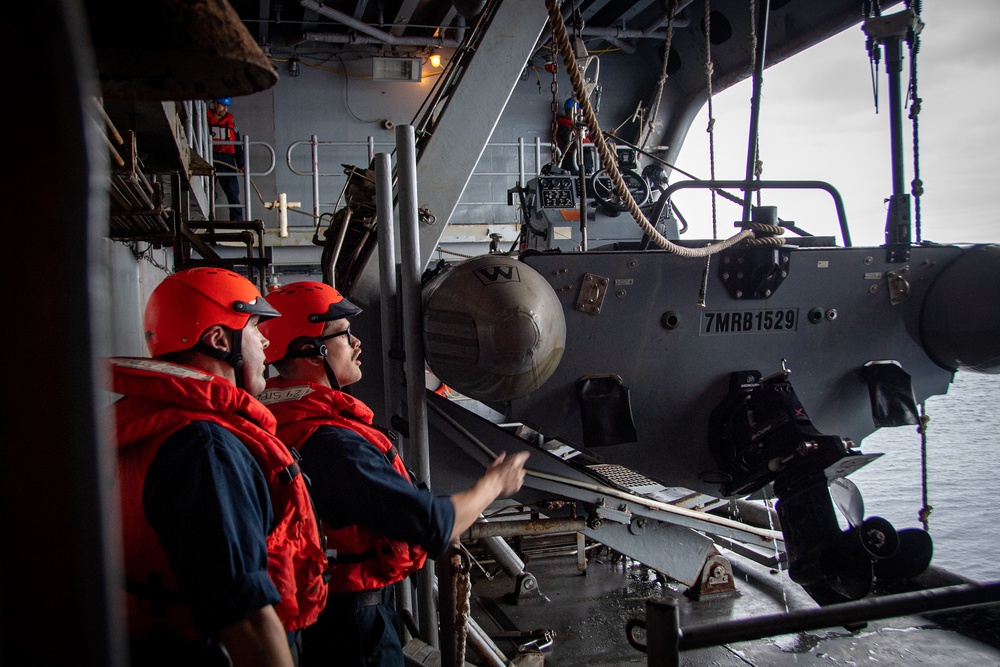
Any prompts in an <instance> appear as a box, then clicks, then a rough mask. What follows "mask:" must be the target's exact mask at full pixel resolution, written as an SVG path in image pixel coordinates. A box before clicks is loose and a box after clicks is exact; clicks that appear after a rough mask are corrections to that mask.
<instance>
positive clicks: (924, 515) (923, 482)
mask: <svg viewBox="0 0 1000 667" xmlns="http://www.w3.org/2000/svg"><path fill="white" fill-rule="evenodd" d="M930 421H931V418H930V417H928V416H927V413H926V412H924V404H923V403H921V404H920V426H918V427H917V432H918V433H920V489H921V497H920V499H921V502H922V503H923V505H922V507H921V508H920V511H919V512H917V518H918V519H920V523H922V524H923V525H924V530H925V531H929V530H930V518H931V512H933V511H934V508H933V507H931V506H930V504H929V503H928V502H927V495H928V494H927V424H929V423H930Z"/></svg>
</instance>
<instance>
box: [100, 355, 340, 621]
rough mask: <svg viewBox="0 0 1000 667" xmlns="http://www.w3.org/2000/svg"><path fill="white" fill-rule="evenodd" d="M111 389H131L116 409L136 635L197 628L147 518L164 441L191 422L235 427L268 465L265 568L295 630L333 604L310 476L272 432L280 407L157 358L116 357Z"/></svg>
mask: <svg viewBox="0 0 1000 667" xmlns="http://www.w3.org/2000/svg"><path fill="white" fill-rule="evenodd" d="M112 389H113V391H115V392H117V393H119V394H123V395H124V396H125V398H123V399H122V400H120V401H118V402H117V403H116V404H115V412H116V419H117V424H118V481H119V484H120V495H121V506H122V514H123V516H122V525H123V533H124V537H123V543H124V547H125V575H126V579H127V581H128V589H129V591H128V593H127V598H128V610H129V627H130V634H131V636H132V637H133V638H142V637H143V636H145V635H146V633H148V632H149V631H150V630H152V629H153V628H154V627H162V626H166V627H169V628H172V629H173V630H174V631H175V632H178V633H180V634H182V635H187V636H192V635H193V626H192V624H191V616H190V609H188V608H187V605H185V604H183V601H182V600H181V599H180V597H179V594H178V592H177V591H178V587H177V580H176V576H175V574H174V572H173V570H172V569H171V568H170V566H169V564H168V563H167V559H166V555H165V553H164V551H163V548H162V547H161V546H160V543H159V540H158V539H157V538H156V534H155V532H154V531H153V529H152V527H151V526H150V525H149V523H148V521H146V517H145V513H144V511H143V507H142V489H143V485H144V484H145V480H146V473H147V471H148V470H149V466H150V464H151V463H152V461H153V459H154V458H155V456H156V453H157V452H158V451H159V448H160V446H161V445H162V444H163V442H164V441H165V440H166V439H167V438H168V437H170V436H171V435H173V434H174V433H176V432H177V431H179V430H180V429H182V428H184V427H185V426H187V425H188V424H190V423H191V422H194V421H208V422H212V423H215V424H218V425H220V426H222V427H223V428H225V429H226V430H228V431H229V432H230V433H232V434H233V435H234V436H235V437H236V438H238V439H239V440H240V442H241V443H243V445H244V446H245V447H246V448H247V451H249V452H250V454H251V455H252V456H253V458H254V460H255V461H256V462H257V464H258V466H259V467H260V469H261V471H262V472H263V474H264V477H265V480H266V482H267V487H268V491H269V495H270V499H271V505H272V508H273V512H274V516H275V519H276V525H275V526H274V528H273V529H272V530H271V532H270V533H269V534H268V535H267V539H266V546H267V553H268V567H267V571H268V575H270V577H271V581H272V582H274V585H275V587H276V588H277V589H278V592H279V594H280V595H281V602H279V603H278V604H277V605H276V606H275V611H276V612H277V614H278V617H279V618H280V619H281V621H282V624H283V625H284V627H285V629H286V630H288V631H292V630H298V629H301V628H304V627H306V626H307V625H310V624H311V623H313V622H314V621H315V620H316V619H317V618H318V617H319V613H320V611H322V609H323V606H324V605H325V603H326V596H327V587H326V585H325V583H324V577H325V573H326V570H327V567H328V566H327V563H326V556H325V553H324V550H323V546H322V542H321V536H320V533H319V526H318V524H317V519H316V516H315V513H314V512H313V509H312V504H311V501H310V499H309V495H308V490H307V487H306V480H305V478H304V476H303V475H301V474H299V471H298V465H297V462H296V458H295V457H293V455H292V454H291V452H289V450H288V448H287V447H285V446H284V445H283V444H282V443H281V441H280V440H278V438H277V437H276V436H275V435H274V428H275V421H274V416H273V415H272V414H271V413H270V412H269V411H268V410H267V409H266V408H265V407H264V406H263V405H261V404H260V403H259V402H258V401H257V400H256V399H254V398H253V397H252V396H250V395H249V394H248V393H246V392H245V391H243V390H242V389H237V388H236V387H235V386H233V385H232V384H231V383H229V382H228V381H226V380H224V379H222V378H219V377H216V376H214V375H210V374H207V373H203V372H201V371H198V370H195V369H191V368H187V367H185V366H179V365H176V364H169V363H166V362H161V361H156V360H151V359H114V360H112ZM177 603H181V604H177Z"/></svg>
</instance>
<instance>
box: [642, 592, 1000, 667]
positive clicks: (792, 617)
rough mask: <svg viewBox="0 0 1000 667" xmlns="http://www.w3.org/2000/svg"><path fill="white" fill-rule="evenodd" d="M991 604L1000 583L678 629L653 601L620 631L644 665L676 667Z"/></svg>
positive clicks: (670, 604) (665, 608) (672, 614)
mask: <svg viewBox="0 0 1000 667" xmlns="http://www.w3.org/2000/svg"><path fill="white" fill-rule="evenodd" d="M995 602H1000V581H994V582H988V583H983V584H961V585H958V586H946V587H943V588H934V589H929V590H923V591H915V592H911V593H899V594H896V595H886V596H882V597H874V598H866V599H864V600H857V601H855V602H845V603H843V604H834V605H830V606H828V607H820V608H810V609H796V610H794V611H789V612H786V613H778V614H769V615H765V616H755V617H752V618H744V619H739V620H735V621H724V622H720V623H705V624H701V625H692V626H686V627H681V624H680V614H679V610H678V607H677V601H676V600H675V599H673V598H654V599H650V600H647V601H646V618H645V620H642V619H635V618H634V619H631V620H630V621H629V622H628V623H627V624H626V626H625V633H626V635H627V638H628V641H629V643H630V644H631V645H632V646H633V647H634V648H636V649H638V650H640V651H643V652H644V653H645V654H646V658H647V660H646V664H648V665H656V666H657V667H678V666H679V665H680V654H681V652H683V651H691V650H694V649H701V648H709V647H712V646H722V645H723V644H730V643H735V642H744V641H751V640H754V639H764V638H766V637H775V636H778V635H784V634H790V633H793V632H807V631H810V630H820V629H823V628H829V627H834V626H838V625H848V624H853V623H861V622H866V621H876V620H881V619H886V618H894V617H897V616H909V615H911V614H923V613H926V612H930V611H940V610H944V609H955V608H959V607H969V606H973V605H981V604H990V603H995ZM638 628H644V629H645V630H646V641H645V643H643V642H641V641H639V640H638V639H636V637H635V634H634V632H635V630H636V629H638Z"/></svg>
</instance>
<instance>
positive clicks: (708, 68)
mask: <svg viewBox="0 0 1000 667" xmlns="http://www.w3.org/2000/svg"><path fill="white" fill-rule="evenodd" d="M714 71H715V66H714V65H712V0H705V90H706V91H707V92H708V127H707V128H706V129H705V131H706V132H708V170H709V178H710V179H711V180H713V181H714V180H715V116H714V115H713V113H712V73H713V72H714ZM712 238H713V239H717V238H719V223H718V218H717V211H716V203H715V190H712Z"/></svg>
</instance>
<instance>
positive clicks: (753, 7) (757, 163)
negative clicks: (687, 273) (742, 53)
mask: <svg viewBox="0 0 1000 667" xmlns="http://www.w3.org/2000/svg"><path fill="white" fill-rule="evenodd" d="M750 71H751V72H756V71H757V3H756V2H755V1H754V0H750ZM759 135H760V133H759V132H758V137H757V141H756V142H755V143H754V147H753V152H754V155H753V176H754V178H755V179H756V180H758V181H759V180H760V177H761V175H762V174H763V173H764V163H763V162H762V161H761V159H760V136H759ZM760 205H761V191H760V190H757V206H760Z"/></svg>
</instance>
